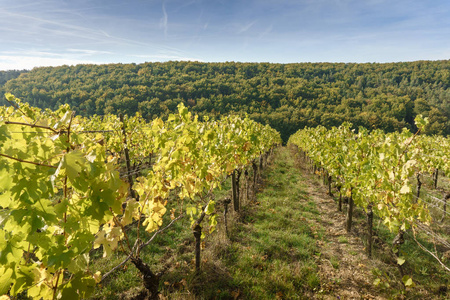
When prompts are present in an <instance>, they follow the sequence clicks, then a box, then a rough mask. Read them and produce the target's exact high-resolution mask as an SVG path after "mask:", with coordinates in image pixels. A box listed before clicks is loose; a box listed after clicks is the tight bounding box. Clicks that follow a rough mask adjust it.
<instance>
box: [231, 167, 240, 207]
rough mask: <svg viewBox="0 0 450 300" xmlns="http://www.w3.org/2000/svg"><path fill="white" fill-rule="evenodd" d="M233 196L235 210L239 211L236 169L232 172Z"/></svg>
mask: <svg viewBox="0 0 450 300" xmlns="http://www.w3.org/2000/svg"><path fill="white" fill-rule="evenodd" d="M231 196H232V198H233V207H234V211H239V198H238V194H237V186H236V170H233V173H231Z"/></svg>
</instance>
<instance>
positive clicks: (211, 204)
mask: <svg viewBox="0 0 450 300" xmlns="http://www.w3.org/2000/svg"><path fill="white" fill-rule="evenodd" d="M215 205H216V202H214V201H212V200H210V201H209V202H208V205H207V206H206V208H205V214H207V215H210V214H212V213H213V212H214V208H215Z"/></svg>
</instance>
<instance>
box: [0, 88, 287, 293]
mask: <svg viewBox="0 0 450 300" xmlns="http://www.w3.org/2000/svg"><path fill="white" fill-rule="evenodd" d="M6 97H7V100H8V102H9V103H10V104H11V105H10V106H9V107H2V108H1V111H0V116H1V123H0V128H1V129H0V131H1V134H0V136H1V138H0V139H1V141H2V145H1V148H0V156H1V160H0V164H1V168H0V169H1V175H0V177H1V182H2V186H1V190H0V206H1V207H2V210H1V232H0V239H1V243H0V244H1V246H0V247H1V249H0V251H1V252H0V262H1V268H0V274H1V275H0V278H1V280H0V282H1V286H0V294H6V293H9V294H10V295H11V296H15V295H19V294H21V293H23V292H25V293H26V295H28V296H29V297H32V298H44V299H56V298H63V299H67V298H71V299H72V298H86V297H88V296H89V294H90V293H92V291H93V289H94V286H95V284H96V283H99V282H100V281H101V280H102V279H104V278H106V276H108V274H109V273H107V274H103V275H102V274H100V273H99V272H95V273H94V272H92V271H91V270H90V269H89V252H90V251H91V249H92V248H93V249H96V248H99V247H101V248H102V251H103V256H110V255H112V254H113V253H114V251H122V252H124V253H126V254H127V259H126V260H125V261H124V262H123V263H122V264H120V265H118V266H117V267H120V266H121V265H123V264H124V263H125V262H126V261H128V260H130V261H131V262H132V263H133V264H134V265H135V266H136V268H137V269H139V271H140V272H141V273H142V275H143V284H144V286H145V287H146V288H147V290H148V291H149V293H150V295H151V296H152V297H154V298H155V297H157V293H158V292H157V291H158V285H159V278H158V276H157V275H156V274H155V273H154V272H153V271H152V270H151V267H150V266H148V265H147V264H146V263H145V262H143V261H142V260H141V258H140V252H141V250H142V249H143V248H144V247H146V246H148V245H149V244H150V243H151V242H152V239H153V238H154V236H155V235H157V234H159V233H161V232H162V231H164V230H165V229H166V228H168V227H170V226H171V225H172V224H173V223H174V222H176V221H177V220H179V219H181V218H183V217H184V216H185V215H187V216H188V217H189V218H190V219H191V220H192V226H193V229H194V235H195V237H196V240H197V246H196V257H197V258H198V259H197V263H196V266H197V269H198V268H199V267H200V240H201V237H202V236H204V235H205V234H207V233H211V232H213V231H214V229H215V226H216V224H217V221H216V214H215V209H214V206H215V204H216V202H215V201H214V197H213V195H212V191H213V190H214V189H216V188H218V187H220V186H221V184H222V183H223V181H224V180H225V179H226V177H227V176H231V177H232V178H233V179H234V178H235V177H236V175H237V176H240V175H241V173H242V170H244V168H245V167H247V166H249V165H250V166H251V167H252V168H253V167H254V168H255V169H257V168H260V166H261V165H262V164H263V160H264V157H266V154H267V153H268V152H269V151H270V150H271V148H272V147H273V146H275V145H276V144H277V143H280V142H281V140H280V136H279V134H278V133H277V132H276V131H274V130H273V129H271V128H270V127H268V126H262V125H260V124H258V123H256V122H254V121H251V120H249V119H248V118H245V119H241V118H239V117H233V116H227V117H224V118H222V119H220V120H219V121H210V120H205V121H204V122H200V121H199V120H198V118H197V117H193V116H192V115H191V113H189V112H188V110H187V109H186V108H185V107H184V106H182V105H180V106H179V113H178V114H176V115H171V116H169V118H168V120H167V121H166V122H163V121H162V120H160V119H155V120H153V121H152V122H151V123H146V122H145V121H143V119H142V118H140V116H139V115H136V116H135V117H130V118H124V117H122V116H120V117H117V116H114V115H107V116H103V117H95V116H94V117H92V118H90V119H87V118H82V117H78V116H76V115H75V113H74V112H73V111H71V110H70V108H69V107H68V106H67V105H64V106H61V107H60V109H58V110H57V111H50V110H45V111H41V110H39V109H36V108H33V107H30V106H29V105H27V104H23V103H21V102H20V100H19V99H16V98H15V97H14V96H12V95H10V94H8V95H7V96H6ZM246 176H247V175H246ZM255 176H256V172H254V177H255ZM136 177H137V179H136ZM254 180H256V177H255V179H254ZM233 182H234V183H236V182H237V181H236V180H233ZM233 190H234V193H233V197H232V198H233V207H234V210H239V199H238V197H237V195H236V191H237V190H239V189H236V188H234V189H233ZM169 201H173V202H175V203H176V205H174V204H171V205H170V207H171V209H170V211H168V209H167V206H168V202H169ZM183 207H186V209H183ZM166 213H167V214H170V216H171V221H170V223H169V224H163V216H164V215H165V214H166ZM204 218H207V221H208V226H207V230H205V231H203V232H202V227H201V223H202V221H203V219H204ZM130 226H135V227H137V228H138V229H139V228H140V227H143V228H145V231H146V232H147V233H152V234H153V236H151V237H141V236H139V235H138V236H137V237H136V239H135V240H134V241H131V240H130V238H129V236H128V234H127V229H126V228H128V227H130ZM138 232H139V230H138ZM112 271H114V269H113V270H111V272H112Z"/></svg>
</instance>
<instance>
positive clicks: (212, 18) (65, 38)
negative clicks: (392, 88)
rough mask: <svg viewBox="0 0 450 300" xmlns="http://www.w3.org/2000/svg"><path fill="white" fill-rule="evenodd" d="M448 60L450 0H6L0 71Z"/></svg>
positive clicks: (1, 14)
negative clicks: (152, 64) (162, 63)
mask: <svg viewBox="0 0 450 300" xmlns="http://www.w3.org/2000/svg"><path fill="white" fill-rule="evenodd" d="M440 59H450V1H448V0H241V1H237V0H122V1H120V0H0V70H11V69H32V68H33V67H38V66H58V65H76V64H82V63H83V64H86V63H93V64H104V63H143V62H154V61H169V60H192V61H201V62H225V61H239V62H273V63H296V62H398V61H415V60H440Z"/></svg>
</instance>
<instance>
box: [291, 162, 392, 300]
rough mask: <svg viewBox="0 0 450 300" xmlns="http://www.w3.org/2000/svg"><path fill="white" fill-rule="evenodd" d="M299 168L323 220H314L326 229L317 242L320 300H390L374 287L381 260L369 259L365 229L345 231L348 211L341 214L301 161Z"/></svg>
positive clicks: (318, 293)
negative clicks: (365, 241)
mask: <svg viewBox="0 0 450 300" xmlns="http://www.w3.org/2000/svg"><path fill="white" fill-rule="evenodd" d="M297 167H298V168H299V169H300V170H301V171H302V173H303V176H304V178H305V185H306V186H307V192H308V194H309V199H310V200H312V201H314V202H315V203H316V205H317V209H318V210H319V211H320V213H321V219H320V220H311V221H310V222H316V223H318V224H317V225H319V223H320V225H321V226H322V227H323V228H325V232H324V233H323V239H321V240H317V245H318V247H319V248H320V249H321V252H320V254H319V255H318V258H317V259H318V262H317V263H318V265H319V269H320V270H319V272H320V276H321V279H322V283H323V284H322V286H321V290H319V291H316V295H317V296H316V298H317V299H388V298H387V297H386V296H383V295H380V292H381V291H380V289H379V288H377V287H376V286H374V284H373V282H374V280H375V279H376V276H375V275H374V274H372V272H371V270H372V269H374V268H377V264H379V263H380V262H379V261H376V260H371V259H369V258H368V257H367V254H366V252H365V246H364V244H363V241H362V239H361V238H362V237H363V235H362V234H359V233H358V232H359V231H361V230H362V228H357V226H356V225H355V226H354V228H353V230H352V232H351V233H347V231H346V229H345V220H346V216H345V213H344V212H345V210H346V206H343V212H339V211H338V206H337V203H336V201H335V200H334V199H333V198H332V197H331V196H329V195H328V194H327V188H326V186H324V185H322V184H321V182H320V180H319V179H318V176H317V175H314V174H312V173H311V172H310V170H308V169H307V168H306V166H305V165H303V164H302V163H301V162H299V163H298V164H297Z"/></svg>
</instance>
